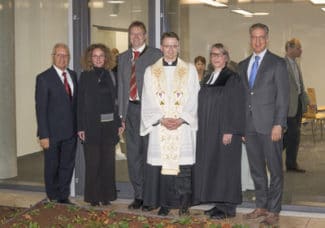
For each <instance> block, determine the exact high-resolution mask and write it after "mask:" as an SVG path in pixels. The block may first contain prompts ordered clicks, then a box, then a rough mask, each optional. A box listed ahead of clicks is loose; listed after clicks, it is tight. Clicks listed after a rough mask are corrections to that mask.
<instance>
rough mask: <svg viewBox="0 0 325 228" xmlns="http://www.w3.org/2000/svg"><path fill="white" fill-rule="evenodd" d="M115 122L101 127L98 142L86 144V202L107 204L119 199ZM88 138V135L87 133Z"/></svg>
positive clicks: (103, 124) (106, 123)
mask: <svg viewBox="0 0 325 228" xmlns="http://www.w3.org/2000/svg"><path fill="white" fill-rule="evenodd" d="M112 124H113V122H104V123H101V126H100V134H99V138H98V142H96V143H87V141H86V142H85V144H84V154H85V165H86V172H85V194H84V199H85V202H89V203H99V202H102V203H107V202H109V201H113V200H115V199H116V198H117V193H116V181H115V141H114V139H115V137H114V136H115V135H116V134H117V132H116V129H115V128H114V127H113V126H112ZM86 138H87V133H86Z"/></svg>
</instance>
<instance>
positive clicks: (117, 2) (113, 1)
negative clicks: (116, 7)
mask: <svg viewBox="0 0 325 228" xmlns="http://www.w3.org/2000/svg"><path fill="white" fill-rule="evenodd" d="M124 2H125V1H117V0H109V1H107V3H110V4H123V3H124Z"/></svg>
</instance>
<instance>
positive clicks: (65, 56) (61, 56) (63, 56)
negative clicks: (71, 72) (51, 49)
mask: <svg viewBox="0 0 325 228" xmlns="http://www.w3.org/2000/svg"><path fill="white" fill-rule="evenodd" d="M53 55H54V56H56V57H58V58H69V56H70V55H65V54H53Z"/></svg>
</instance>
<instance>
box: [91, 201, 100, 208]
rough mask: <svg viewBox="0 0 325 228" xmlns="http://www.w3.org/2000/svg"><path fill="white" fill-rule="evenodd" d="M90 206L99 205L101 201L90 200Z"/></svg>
mask: <svg viewBox="0 0 325 228" xmlns="http://www.w3.org/2000/svg"><path fill="white" fill-rule="evenodd" d="M90 206H92V207H96V206H99V202H90Z"/></svg>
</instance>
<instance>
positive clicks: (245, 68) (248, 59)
mask: <svg viewBox="0 0 325 228" xmlns="http://www.w3.org/2000/svg"><path fill="white" fill-rule="evenodd" d="M251 57H252V55H250V56H249V57H248V58H247V59H246V60H244V63H243V65H244V67H243V69H244V74H243V75H244V83H245V86H246V87H247V88H248V87H249V86H248V75H247V71H248V65H249V61H250V59H251Z"/></svg>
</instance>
